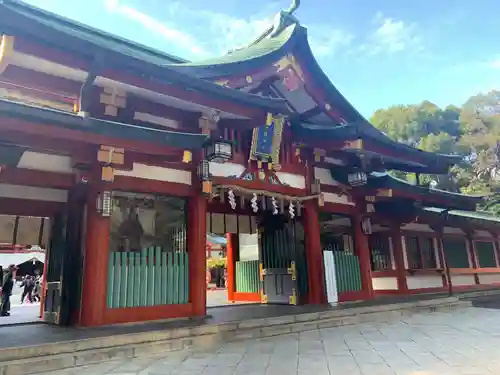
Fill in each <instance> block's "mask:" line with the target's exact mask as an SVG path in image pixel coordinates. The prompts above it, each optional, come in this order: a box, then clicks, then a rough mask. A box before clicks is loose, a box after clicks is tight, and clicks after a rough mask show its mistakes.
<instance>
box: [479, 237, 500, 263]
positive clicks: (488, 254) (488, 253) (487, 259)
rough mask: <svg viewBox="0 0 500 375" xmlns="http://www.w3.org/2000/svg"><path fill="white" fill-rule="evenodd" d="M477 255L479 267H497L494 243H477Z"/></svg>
mask: <svg viewBox="0 0 500 375" xmlns="http://www.w3.org/2000/svg"><path fill="white" fill-rule="evenodd" d="M476 254H477V260H478V263H479V267H483V268H486V267H496V266H497V259H496V257H495V245H494V244H493V242H486V241H476Z"/></svg>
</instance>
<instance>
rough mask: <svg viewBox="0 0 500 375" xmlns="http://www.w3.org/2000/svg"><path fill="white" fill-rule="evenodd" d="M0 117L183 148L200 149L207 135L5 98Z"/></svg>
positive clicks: (0, 101) (1, 103)
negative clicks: (159, 127) (22, 102)
mask: <svg viewBox="0 0 500 375" xmlns="http://www.w3.org/2000/svg"><path fill="white" fill-rule="evenodd" d="M0 116H1V117H10V118H20V119H23V120H27V121H33V122H35V123H37V124H46V125H50V126H55V127H60V128H67V129H72V130H79V131H84V132H89V133H95V134H101V135H106V136H110V137H115V138H121V139H129V140H137V141H144V142H151V143H154V144H159V145H165V146H170V147H176V148H181V149H190V150H196V149H201V148H202V146H203V144H204V143H205V142H206V140H207V136H206V135H203V134H193V133H180V132H176V131H168V130H160V129H154V128H146V127H143V126H137V125H131V124H124V123H120V122H114V121H106V120H101V119H96V118H92V117H89V118H83V117H81V116H78V115H75V114H73V113H68V112H62V111H57V110H53V109H47V108H42V107H36V106H32V105H26V104H20V103H16V102H12V101H9V100H4V99H0ZM21 130H22V129H21Z"/></svg>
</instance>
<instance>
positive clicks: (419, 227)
mask: <svg viewBox="0 0 500 375" xmlns="http://www.w3.org/2000/svg"><path fill="white" fill-rule="evenodd" d="M401 229H402V230H413V231H416V232H431V233H432V232H434V231H433V230H432V228H431V227H430V226H428V225H427V224H419V223H409V224H406V225H403V226H402V227H401Z"/></svg>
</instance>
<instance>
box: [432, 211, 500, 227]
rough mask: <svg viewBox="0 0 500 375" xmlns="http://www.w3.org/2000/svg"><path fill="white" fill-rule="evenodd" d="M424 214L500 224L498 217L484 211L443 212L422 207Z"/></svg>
mask: <svg viewBox="0 0 500 375" xmlns="http://www.w3.org/2000/svg"><path fill="white" fill-rule="evenodd" d="M422 209H423V210H424V211H426V212H431V213H436V214H440V215H441V214H447V215H450V216H456V217H461V218H466V219H477V220H485V221H489V222H495V223H499V224H500V217H497V216H495V215H493V214H490V213H488V212H485V211H462V210H445V209H442V208H437V207H423V208H422Z"/></svg>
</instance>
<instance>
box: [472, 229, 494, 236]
mask: <svg viewBox="0 0 500 375" xmlns="http://www.w3.org/2000/svg"><path fill="white" fill-rule="evenodd" d="M474 236H476V237H482V238H494V237H493V236H492V235H491V233H490V232H488V231H487V230H475V231H474Z"/></svg>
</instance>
